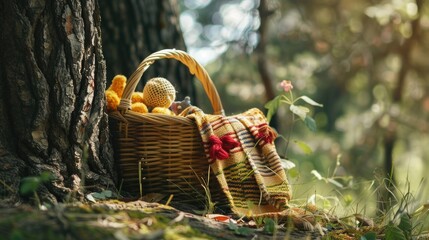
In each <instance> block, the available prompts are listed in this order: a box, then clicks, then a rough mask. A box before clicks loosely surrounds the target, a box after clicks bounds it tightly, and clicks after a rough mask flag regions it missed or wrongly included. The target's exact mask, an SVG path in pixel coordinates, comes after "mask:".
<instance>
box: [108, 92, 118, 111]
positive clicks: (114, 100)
mask: <svg viewBox="0 0 429 240" xmlns="http://www.w3.org/2000/svg"><path fill="white" fill-rule="evenodd" d="M105 94H106V105H107V111H108V112H111V111H115V110H116V109H117V107H118V105H119V102H120V101H121V99H120V98H119V97H118V94H117V93H116V92H115V91H113V90H106V92H105Z"/></svg>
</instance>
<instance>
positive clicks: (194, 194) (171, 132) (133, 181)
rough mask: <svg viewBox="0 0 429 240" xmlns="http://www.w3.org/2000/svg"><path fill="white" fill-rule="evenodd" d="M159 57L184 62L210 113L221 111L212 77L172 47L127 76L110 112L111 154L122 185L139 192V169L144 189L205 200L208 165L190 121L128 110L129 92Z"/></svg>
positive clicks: (216, 190) (213, 185)
mask: <svg viewBox="0 0 429 240" xmlns="http://www.w3.org/2000/svg"><path fill="white" fill-rule="evenodd" d="M164 58H171V59H176V60H178V61H180V62H182V63H183V64H184V65H186V66H187V67H188V68H189V70H190V72H191V73H193V74H195V75H196V77H197V79H198V80H199V81H200V82H201V83H202V85H203V87H204V89H205V91H206V94H207V96H208V98H209V100H210V102H211V103H212V107H213V110H214V113H216V114H223V108H222V103H221V102H220V98H219V95H218V93H217V91H216V88H215V86H214V84H213V82H212V80H211V78H210V77H209V75H208V74H207V72H206V70H205V69H204V68H203V67H202V66H201V65H200V64H199V63H197V62H196V61H195V59H193V58H192V57H191V56H189V55H188V54H187V53H185V52H183V51H180V50H175V49H167V50H162V51H159V52H155V53H153V54H151V55H150V56H148V57H147V58H146V59H144V60H143V61H142V62H141V63H140V65H139V66H138V67H137V70H136V71H135V72H134V73H133V74H132V75H131V76H130V78H129V79H128V83H127V85H126V86H125V89H124V93H123V95H122V98H121V102H120V105H119V106H118V111H113V112H111V113H109V118H110V120H111V121H110V122H111V129H112V132H113V134H114V145H115V146H114V147H115V154H116V156H117V158H118V161H119V165H120V168H121V176H120V177H121V178H122V181H123V184H122V189H123V190H125V191H127V192H129V193H131V194H133V195H134V196H139V194H140V193H139V192H140V181H139V172H140V170H141V172H140V173H141V184H142V191H143V195H145V194H147V193H161V194H164V195H165V196H166V197H168V196H170V194H174V197H173V201H188V202H189V201H190V202H192V203H194V204H196V205H200V206H204V204H205V202H204V198H205V192H204V189H203V187H202V186H201V178H204V179H206V180H207V176H208V174H209V172H210V171H209V164H208V159H207V157H206V155H205V153H204V148H203V146H202V141H201V136H200V134H199V132H198V129H197V126H196V125H195V123H194V122H193V121H192V120H191V119H188V118H186V117H181V116H171V115H165V114H156V113H148V114H141V113H136V112H133V111H129V109H130V107H131V96H132V94H133V92H134V91H135V88H136V86H137V84H138V81H140V78H141V76H142V74H143V73H144V71H146V70H147V69H148V67H149V66H150V65H151V64H152V63H153V62H154V61H155V60H158V59H164ZM144 95H145V94H144ZM145 97H146V95H145ZM139 164H140V166H141V169H139ZM210 175H211V177H210V190H211V192H212V194H213V195H212V197H213V199H215V200H216V201H217V202H219V203H218V205H222V202H224V203H226V199H221V197H220V196H221V193H222V191H221V190H220V189H219V188H220V187H219V185H218V183H217V181H216V178H215V177H214V176H212V174H211V173H210Z"/></svg>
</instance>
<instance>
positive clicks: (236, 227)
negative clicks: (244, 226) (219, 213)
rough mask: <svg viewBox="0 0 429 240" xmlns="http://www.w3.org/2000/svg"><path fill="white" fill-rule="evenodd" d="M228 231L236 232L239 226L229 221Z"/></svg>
mask: <svg viewBox="0 0 429 240" xmlns="http://www.w3.org/2000/svg"><path fill="white" fill-rule="evenodd" d="M228 229H229V230H233V231H235V230H237V229H238V226H237V224H235V223H234V222H233V221H231V220H229V223H228Z"/></svg>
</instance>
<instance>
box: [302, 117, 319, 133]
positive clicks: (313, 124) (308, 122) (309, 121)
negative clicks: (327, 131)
mask: <svg viewBox="0 0 429 240" xmlns="http://www.w3.org/2000/svg"><path fill="white" fill-rule="evenodd" d="M304 123H305V126H307V127H308V129H310V131H312V132H315V131H317V125H316V121H314V119H313V118H311V117H309V116H307V117H306V118H305V119H304Z"/></svg>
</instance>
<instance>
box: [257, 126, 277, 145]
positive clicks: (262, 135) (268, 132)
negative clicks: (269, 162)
mask: <svg viewBox="0 0 429 240" xmlns="http://www.w3.org/2000/svg"><path fill="white" fill-rule="evenodd" d="M256 137H257V138H258V139H262V140H264V142H267V143H271V144H272V143H273V142H274V140H275V139H276V138H277V134H276V133H275V132H274V130H273V129H271V128H270V126H268V125H267V124H264V125H262V126H261V127H260V128H259V129H258V134H257V136H256Z"/></svg>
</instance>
